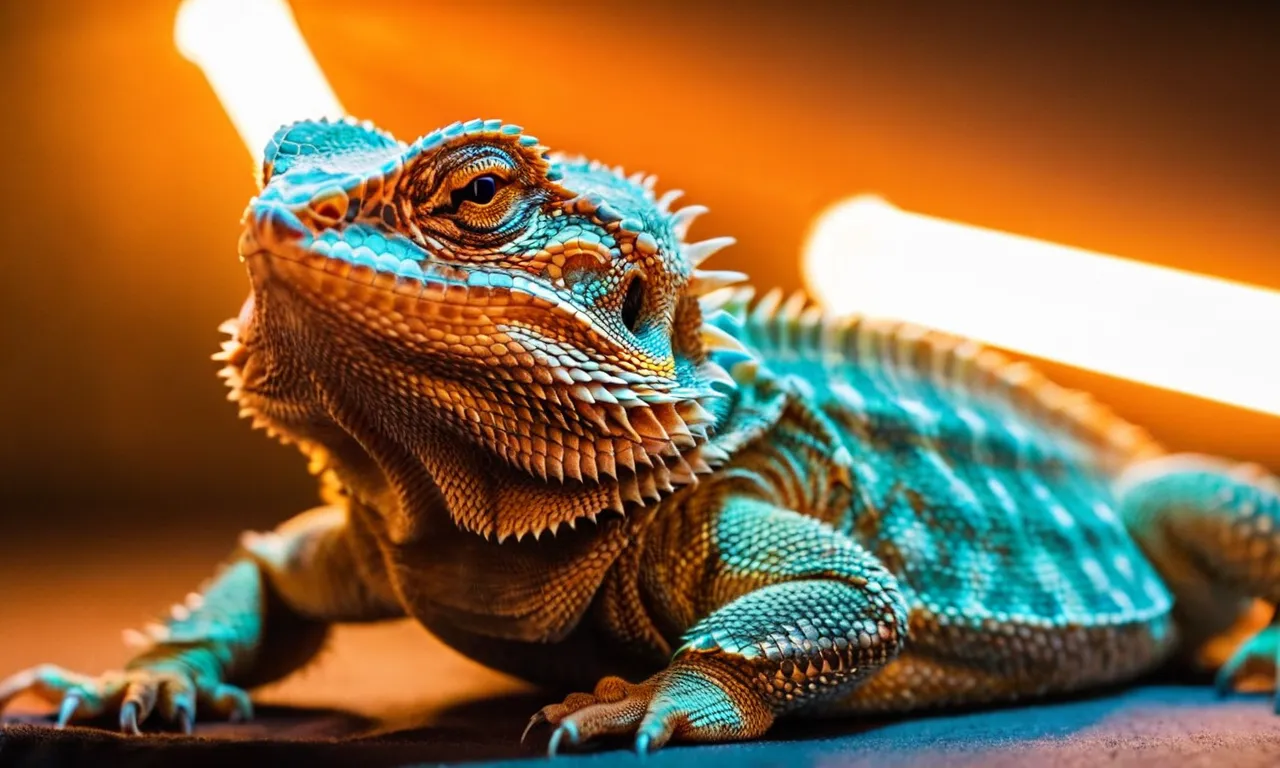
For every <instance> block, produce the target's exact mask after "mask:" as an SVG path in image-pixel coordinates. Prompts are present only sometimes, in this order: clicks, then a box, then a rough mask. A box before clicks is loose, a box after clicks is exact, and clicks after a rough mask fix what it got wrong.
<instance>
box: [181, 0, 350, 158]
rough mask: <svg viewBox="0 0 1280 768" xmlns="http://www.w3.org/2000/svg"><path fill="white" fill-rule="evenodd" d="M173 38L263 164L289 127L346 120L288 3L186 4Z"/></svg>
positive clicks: (198, 0)
mask: <svg viewBox="0 0 1280 768" xmlns="http://www.w3.org/2000/svg"><path fill="white" fill-rule="evenodd" d="M173 34H174V40H175V42H176V43H177V45H178V51H179V52H181V53H182V55H183V56H185V57H186V58H187V59H189V60H190V61H192V62H193V63H195V64H196V65H197V66H199V67H200V69H202V70H204V74H205V77H207V78H209V84H210V85H212V86H213V90H214V92H215V93H217V94H218V98H219V99H220V100H221V101H222V105H223V107H225V108H226V110H227V114H228V115H229V116H230V117H231V122H233V123H235V126H236V130H237V131H239V132H240V138H242V139H243V140H244V143H245V146H246V147H248V149H249V152H250V153H251V154H252V155H253V156H254V158H255V159H256V158H258V157H259V155H260V153H261V152H262V149H263V147H265V146H266V145H267V141H269V140H270V139H271V135H272V134H273V133H275V131H276V129H277V128H279V127H280V126H281V125H283V124H285V123H288V122H292V121H294V120H299V119H302V118H319V117H329V118H336V117H341V116H342V115H343V114H344V112H343V109H342V104H341V103H339V102H338V97H337V96H335V95H334V93H333V89H332V88H330V87H329V83H328V81H326V80H325V77H324V73H323V72H321V71H320V66H319V65H318V64H317V63H316V60H315V57H314V56H312V55H311V50H310V49H309V48H307V43H306V41H305V40H303V39H302V34H301V33H300V32H299V31H298V25H297V23H296V22H295V21H294V19H293V13H292V12H291V11H290V10H289V5H288V3H286V2H284V0H184V2H183V3H182V5H181V6H180V7H179V8H178V17H177V21H176V23H175V24H174V31H173Z"/></svg>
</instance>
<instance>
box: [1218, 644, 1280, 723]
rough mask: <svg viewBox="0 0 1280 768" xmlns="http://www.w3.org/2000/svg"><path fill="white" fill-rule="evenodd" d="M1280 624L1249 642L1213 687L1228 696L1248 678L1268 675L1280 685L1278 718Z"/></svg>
mask: <svg viewBox="0 0 1280 768" xmlns="http://www.w3.org/2000/svg"><path fill="white" fill-rule="evenodd" d="M1278 673H1280V624H1276V623H1273V624H1272V625H1271V626H1269V627H1266V628H1265V629H1262V630H1261V631H1259V632H1258V634H1256V635H1254V636H1253V637H1251V638H1249V639H1248V640H1246V641H1245V642H1244V644H1243V645H1241V646H1240V647H1239V648H1237V649H1236V652H1235V653H1233V654H1231V658H1229V659H1227V662H1226V663H1225V664H1223V665H1222V667H1221V668H1219V669H1218V674H1217V677H1216V678H1215V679H1214V685H1215V687H1216V688H1217V689H1218V695H1220V696H1226V695H1227V694H1229V693H1231V692H1232V691H1234V690H1235V688H1236V685H1237V684H1238V683H1239V682H1240V681H1241V680H1243V679H1244V678H1246V677H1252V676H1254V675H1266V676H1268V677H1270V678H1271V679H1272V680H1273V681H1276V682H1277V686H1276V689H1275V690H1276V692H1277V697H1276V703H1275V705H1274V706H1275V711H1276V714H1278V715H1280V677H1278V676H1277V675H1278Z"/></svg>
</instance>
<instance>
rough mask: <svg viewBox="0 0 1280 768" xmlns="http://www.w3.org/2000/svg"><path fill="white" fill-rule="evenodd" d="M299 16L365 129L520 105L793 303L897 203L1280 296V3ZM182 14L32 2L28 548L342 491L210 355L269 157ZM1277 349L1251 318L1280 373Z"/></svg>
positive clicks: (1184, 444) (552, 136)
mask: <svg viewBox="0 0 1280 768" xmlns="http://www.w3.org/2000/svg"><path fill="white" fill-rule="evenodd" d="M294 8H295V12H296V14H297V17H298V20H299V24H300V26H301V28H302V31H303V33H304V35H305V36H306V38H307V39H308V41H309V42H310V44H311V46H312V48H313V50H314V52H315V54H316V57H317V59H318V60H319V62H320V64H321V66H322V67H323V69H324V70H325V72H326V73H327V74H328V76H329V79H330V81H331V83H332V85H333V87H334V89H335V90H336V91H337V93H338V94H339V96H340V98H341V99H342V100H343V102H344V104H345V105H346V107H347V108H348V109H349V110H350V111H351V112H352V113H354V114H356V115H357V116H360V117H368V118H371V119H373V120H375V121H376V122H378V123H380V124H381V125H383V126H384V127H386V128H388V129H390V130H392V131H393V132H395V133H397V134H398V135H400V136H401V137H408V138H411V137H413V136H414V135H416V134H419V133H424V132H426V131H428V130H430V129H431V128H433V127H436V126H438V125H442V124H444V123H447V122H451V121H453V120H455V119H467V118H471V117H477V116H478V117H501V118H503V119H505V120H508V121H511V122H517V123H521V124H523V125H525V126H526V127H527V128H529V129H530V130H531V131H532V132H533V133H535V134H536V135H537V136H538V137H539V138H541V139H542V140H543V141H544V142H545V143H548V144H550V145H551V146H553V147H555V148H561V149H566V150H570V151H575V152H577V151H581V152H585V153H587V154H589V155H592V156H595V157H598V158H600V159H602V160H605V161H608V162H610V163H622V164H623V165H625V166H626V167H627V168H628V169H645V170H649V171H653V172H656V173H658V174H659V176H660V179H661V180H662V181H661V183H660V186H662V187H664V188H665V187H667V186H679V187H682V188H684V189H685V190H687V192H688V195H687V200H689V201H691V202H700V203H705V204H707V205H709V206H710V207H711V208H712V213H711V214H710V215H708V216H706V217H704V219H702V220H701V221H700V222H699V224H698V225H697V229H696V230H695V233H697V234H701V235H706V236H710V235H718V234H733V235H735V236H736V237H738V239H739V243H740V245H739V246H737V247H736V248H734V249H731V250H730V251H727V252H725V253H724V254H723V255H721V256H717V257H716V260H717V262H718V264H720V265H721V266H733V267H736V268H739V269H743V270H744V271H748V272H751V273H752V274H753V276H754V279H755V281H756V282H757V283H758V284H760V285H770V284H777V285H782V286H784V287H787V288H795V287H799V286H800V269H799V264H798V253H799V249H800V246H801V243H802V242H803V239H804V236H805V232H806V228H807V227H808V226H809V224H810V223H811V221H812V219H813V217H814V216H815V215H816V214H817V213H818V212H819V211H820V210H821V209H822V208H823V207H825V206H826V205H828V204H830V203H832V202H834V201H835V200H837V199H840V198H841V197H844V196H846V195H849V194H852V193H857V192H864V191H871V192H876V193H879V194H882V195H884V196H886V197H887V198H888V199H890V200H891V201H893V202H894V203H896V204H897V205H899V206H901V207H903V208H906V209H908V210H912V211H919V212H922V213H928V214H932V215H936V216H942V217H945V218H950V219H956V220H960V221H966V222H970V223H974V224H980V225H983V226H988V227H994V228H998V229H1003V230H1008V231H1012V232H1017V233H1021V234H1026V235H1031V236H1034V237H1039V238H1043V239H1046V240H1051V241H1055V242H1060V243H1066V244H1071V245H1076V246H1081V247H1085V248H1090V249H1094V250H1098V251H1102V252H1106V253H1114V254H1119V255H1124V256H1128V257H1132V258H1136V259H1141V260H1145V261H1150V262H1154V263H1160V264H1167V265H1171V266H1176V267H1182V268H1186V269H1192V270H1196V271H1202V272H1209V273H1213V274H1217V275H1221V276H1224V277H1229V278H1233V279H1237V280H1244V281H1249V282H1253V283H1257V284H1260V285H1264V286H1268V287H1271V288H1277V289H1280V216H1277V211H1280V181H1278V178H1280V142H1278V141H1277V140H1276V137H1277V136H1280V106H1278V105H1280V99H1278V98H1277V96H1276V93H1275V89H1276V86H1275V81H1276V78H1277V76H1278V75H1280V46H1277V45H1276V43H1275V39H1276V31H1277V29H1280V19H1277V17H1276V14H1275V13H1274V12H1272V13H1271V15H1270V16H1263V15H1251V14H1248V13H1245V12H1243V11H1241V10H1239V7H1236V8H1234V9H1233V8H1226V7H1223V8H1215V7H1212V6H1208V5H1205V6H1202V7H1201V8H1200V9H1199V10H1194V11H1193V10H1191V9H1186V8H1171V7H1170V8H1163V7H1162V6H1156V5H1154V4H1153V5H1152V6H1151V8H1153V9H1157V8H1159V9H1160V10H1155V11H1148V12H1142V11H1141V9H1139V8H1138V7H1137V5H1136V4H1134V5H1132V6H1127V9H1126V8H1119V7H1111V6H1107V5H1104V4H1098V5H1088V6H1083V5H1076V4H1072V5H1071V6H1069V7H1068V6H1061V7H1060V8H1059V9H1058V10H1053V11H1051V10H1048V9H1045V8H1041V7H1038V4H1006V5H996V4H918V3H913V4H909V5H908V4H888V3H884V4H865V5H860V6H858V7H857V8H855V9H841V10H836V9H827V8H822V7H812V6H811V7H804V6H802V5H801V4H797V3H788V4H779V5H778V6H776V7H774V8H773V9H772V10H766V9H763V8H756V7H754V6H750V7H730V6H726V7H723V8H720V9H711V8H692V7H684V6H683V5H682V4H676V3H666V2H662V3H647V4H638V3H637V4H632V3H625V4H624V3H618V4H610V3H602V2H591V3H587V2H583V3H566V4H556V3H532V2H524V3H519V4H517V3H510V4H507V3H498V2H492V3H468V4H465V5H462V4H444V3H413V2H389V1H387V0H360V1H359V2H350V0H344V2H336V1H332V2H331V1H329V0H324V1H318V0H315V1H305V2H295V3H294ZM175 9H176V3H175V2H157V3H143V2H137V3H125V2H119V3H117V2H112V3H106V2H93V1H91V0H83V1H81V2H48V3H44V2H42V3H8V4H4V5H3V6H0V40H2V41H3V46H2V48H0V66H2V67H3V70H2V71H4V72H5V73H6V74H5V77H4V79H3V85H2V86H0V87H3V88H4V91H5V93H4V102H3V103H4V113H5V116H4V118H3V120H0V138H2V139H3V144H2V146H3V152H2V153H0V154H2V156H3V157H2V159H0V162H2V163H3V169H2V170H3V175H2V176H0V179H2V181H3V191H0V195H3V200H0V203H2V205H0V222H2V226H0V233H2V235H3V241H2V242H3V245H4V256H3V259H4V267H5V275H4V279H3V280H2V281H0V292H2V293H0V344H2V345H3V347H2V349H0V352H2V353H3V360H4V363H3V365H4V369H3V376H2V377H0V409H2V410H0V414H2V417H0V418H2V421H0V493H2V494H3V496H2V497H0V516H2V517H0V523H3V525H4V530H5V532H6V533H5V534H3V535H6V536H8V535H11V534H12V533H13V532H15V531H17V532H22V531H26V532H27V533H28V534H29V535H32V536H34V535H36V534H37V533H39V532H41V531H46V532H56V531H60V530H63V529H67V528H69V527H71V526H72V525H78V524H81V523H86V522H93V523H95V524H103V523H105V524H108V525H110V526H111V527H112V528H113V529H118V526H121V525H125V524H127V523H150V522H153V521H158V520H165V519H169V520H172V519H174V518H179V519H186V520H189V521H190V520H199V519H201V515H207V514H211V513H210V510H215V511H216V514H217V515H218V516H219V520H220V521H222V522H220V523H219V525H223V526H231V525H239V524H242V523H243V524H256V525H266V524H269V523H270V522H271V521H273V520H276V519H279V518H280V517H282V516H284V515H286V514H288V513H290V512H292V511H295V510H297V509H299V508H301V507H303V506H306V505H309V504H310V503H311V502H312V499H313V498H314V495H313V490H312V486H311V482H310V479H309V478H308V477H307V476H306V474H305V472H303V470H302V462H301V460H300V458H299V457H297V456H296V455H295V454H294V452H293V451H292V450H291V449H286V448H282V447H280V446H276V445H274V444H272V443H270V442H269V441H267V440H266V439H265V438H264V437H263V436H262V435H261V434H255V433H253V432H251V431H250V430H249V428H248V426H247V424H245V423H243V422H239V421H237V419H236V418H235V411H234V408H233V407H232V406H231V405H230V404H228V403H226V402H225V401H224V400H223V392H224V390H223V389H222V387H221V385H220V383H219V382H218V381H217V380H216V379H215V377H214V376H213V371H214V370H215V367H216V366H215V364H214V363H212V362H210V361H208V359H207V357H208V354H209V353H211V352H212V351H214V350H215V349H216V348H217V343H218V341H219V335H218V334H217V333H216V331H215V330H214V329H215V327H216V325H217V324H218V323H219V322H220V321H221V320H222V319H224V318H226V317H229V316H231V315H233V314H235V312H236V311H237V309H238V308H239V305H240V302H241V300H242V299H243V296H244V294H245V291H246V280H245V276H244V272H243V268H242V267H241V265H239V264H238V263H237V260H236V258H235V242H236V237H237V234H238V224H237V220H238V218H239V215H240V212H241V210H242V208H243V206H244V204H245V202H246V200H247V199H248V198H249V196H250V195H252V194H253V193H254V186H253V177H252V167H253V165H252V163H251V162H250V160H249V158H248V156H247V155H246V153H245V150H244V147H243V146H242V145H241V144H240V140H239V138H238V136H237V134H236V133H235V131H234V129H233V128H232V126H231V124H230V123H229V121H228V120H227V119H226V117H225V115H224V114H223V112H222V109H221V107H220V106H219V104H218V102H217V100H216V98H215V97H214V95H213V93H212V91H211V90H210V89H209V87H208V85H207V83H206V82H205V80H204V78H203V76H202V75H201V73H200V72H199V71H198V70H197V69H196V68H195V67H194V66H193V65H191V64H189V63H187V62H186V61H184V60H182V59H181V58H180V57H179V56H178V54H177V53H176V51H175V49H174V45H173V17H174V11H175ZM245 55H246V56H253V51H250V50H246V51H245ZM263 77H270V73H266V72H264V73H263ZM923 278H924V279H927V276H923ZM1202 309H1203V308H1198V307H1187V311H1188V312H1192V313H1194V312H1198V311H1202ZM1081 311H1087V309H1086V301H1085V299H1084V297H1082V298H1081ZM1011 321H1013V322H1016V318H1015V319H1011ZM1277 330H1280V329H1260V328H1251V329H1241V331H1240V332H1242V333H1251V334H1254V335H1256V337H1257V342H1258V343H1257V347H1258V354H1280V340H1278V339H1277V338H1276V335H1275V334H1276V332H1277ZM1187 363H1188V365H1194V363H1195V361H1193V360H1188V361H1187ZM1048 368H1049V370H1050V373H1051V374H1052V375H1054V376H1055V378H1057V379H1058V380H1059V381H1060V382H1061V383H1064V384H1067V385H1070V386H1076V387H1083V388H1088V389H1091V390H1093V391H1095V392H1096V393H1097V394H1098V395H1099V396H1100V397H1101V398H1102V399H1103V400H1105V401H1108V402H1110V403H1111V404H1112V405H1114V406H1115V407H1116V409H1117V410H1118V411H1120V412H1121V413H1122V414H1123V415H1124V416H1126V417H1128V418H1130V419H1132V420H1134V421H1137V422H1140V423H1142V424H1144V425H1147V426H1148V427H1150V428H1151V429H1152V430H1153V432H1155V434H1156V435H1157V436H1158V437H1159V438H1161V439H1163V440H1165V441H1167V442H1168V443H1170V444H1171V445H1173V446H1175V447H1180V448H1191V449H1197V450H1207V451H1213V452H1218V453H1224V454H1228V455H1232V456H1237V457H1240V458H1249V459H1255V460H1260V461H1262V462H1264V463H1266V464H1268V465H1269V466H1270V467H1272V468H1273V469H1275V470H1280V418H1276V417H1269V416H1262V415H1259V414H1254V413H1249V412H1246V411H1242V410H1238V409H1234V408H1230V407H1227V406H1222V405H1216V404H1211V403H1207V402H1204V401H1199V400H1195V399H1192V398H1189V397H1185V396H1180V395H1175V394H1172V393H1167V392H1162V391H1159V390H1155V389H1151V388H1147V387H1141V386H1137V385H1133V384H1129V383H1125V382H1119V381H1115V380H1110V379H1106V378H1104V377H1100V376H1097V375H1093V374H1089V373H1086V372H1082V371H1077V370H1072V369H1067V368H1064V367H1061V366H1054V365H1049V366H1048ZM1276 386H1280V381H1278V382H1276ZM232 518H234V521H233V520H232Z"/></svg>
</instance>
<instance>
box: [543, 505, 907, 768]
mask: <svg viewBox="0 0 1280 768" xmlns="http://www.w3.org/2000/svg"><path fill="white" fill-rule="evenodd" d="M717 501H718V503H716V504H714V505H713V506H712V508H711V509H710V510H708V513H707V514H705V515H694V517H695V518H696V517H703V518H704V520H703V521H701V523H699V522H698V521H696V520H695V521H692V524H693V526H694V530H693V531H692V533H693V534H694V535H693V536H688V535H676V532H673V531H668V532H667V534H666V535H662V534H661V533H659V535H657V536H656V537H654V540H650V541H649V542H647V544H646V547H655V546H656V547H657V548H658V550H659V556H657V557H653V558H646V559H647V560H648V561H649V562H650V566H649V567H648V570H649V572H648V573H645V574H642V578H641V582H642V583H643V582H648V583H649V584H651V585H654V587H653V589H654V591H655V592H656V593H657V594H656V595H655V596H654V600H653V601H651V602H655V603H658V604H664V605H665V606H666V608H665V610H666V612H667V613H669V614H671V615H670V616H669V617H668V618H671V619H676V620H679V618H680V616H681V615H684V616H688V617H693V618H696V619H697V620H696V621H695V622H694V623H693V624H692V626H691V627H690V628H689V629H688V630H687V631H686V632H685V633H684V635H683V644H682V645H681V646H680V648H679V649H678V650H677V651H676V652H675V655H674V658H673V659H672V660H671V663H670V665H669V666H668V667H667V668H666V669H664V670H662V671H660V672H658V673H657V674H655V675H653V676H652V677H650V678H649V679H648V680H645V681H644V682H641V683H638V684H630V683H627V682H625V681H623V680H621V679H619V678H616V677H611V678H605V679H604V680H602V681H601V682H600V684H599V685H597V686H596V689H595V691H594V693H592V694H573V695H571V696H569V697H568V698H567V699H565V701H564V702H563V703H560V704H553V705H551V706H548V707H545V708H544V709H543V710H542V711H541V712H539V713H538V714H537V715H535V716H534V719H533V722H532V723H531V725H532V724H536V723H538V722H549V723H551V724H552V725H553V726H555V729H554V731H553V732H552V734H551V740H550V745H549V748H550V751H551V752H553V753H554V752H555V751H556V750H557V749H558V748H559V747H560V746H561V745H563V744H566V743H568V744H573V745H576V744H580V743H582V742H584V741H586V740H588V739H591V738H595V737H597V736H601V735H606V734H628V733H634V734H635V746H636V749H637V750H638V751H640V752H646V751H649V750H651V749H656V748H657V747H659V746H661V745H663V744H664V743H666V742H667V741H668V740H669V739H671V738H673V737H674V738H677V739H683V740H687V741H728V740H735V739H747V738H754V737H757V736H760V735H761V734H763V733H764V732H765V731H766V730H768V728H769V726H770V725H772V723H773V722H774V719H775V718H777V717H778V716H779V715H783V714H785V713H787V712H790V711H792V710H795V709H798V708H801V707H807V706H811V705H815V704H818V703H820V702H821V701H823V700H825V699H828V698H831V697H836V696H839V695H840V694H842V693H844V692H846V691H848V690H850V689H851V688H852V687H853V686H855V685H856V684H857V683H858V681H859V680H862V679H864V678H865V677H866V676H868V675H869V674H872V673H873V672H874V671H875V670H877V669H879V668H880V667H881V666H883V665H884V664H886V663H887V662H888V661H889V660H891V659H892V658H893V657H894V656H895V655H897V653H898V651H899V649H900V648H901V646H902V643H903V641H904V639H905V636H906V621H907V609H906V604H905V602H904V601H903V599H902V596H901V594H900V593H899V591H898V586H897V582H896V580H895V579H894V577H893V576H892V575H891V574H890V573H889V572H888V571H887V570H886V569H885V568H884V567H883V566H882V565H881V564H880V563H879V562H878V561H877V560H876V559H875V558H874V557H873V556H872V555H871V554H870V553H868V552H867V551H866V550H865V549H863V548H862V547H861V546H860V545H858V544H857V543H856V542H855V541H854V540H853V539H851V538H849V537H847V536H844V535H842V534H840V533H839V532H837V531H835V530H833V529H832V528H831V527H830V526H828V525H826V524H824V523H822V522H819V521H817V520H814V519H811V518H807V517H804V516H802V515H799V514H796V513H794V512H791V511H789V510H785V509H781V508H779V507H777V506H774V505H773V504H770V503H768V502H766V501H762V500H759V499H756V498H752V497H749V496H739V495H729V496H727V497H722V498H720V499H718V500H717ZM700 506H701V505H700ZM703 508H704V509H705V507H703ZM685 514H687V511H686V512H685ZM678 516H679V515H677V517H678ZM669 527H674V528H676V529H679V531H680V532H683V533H685V534H687V533H689V532H690V531H689V529H688V525H687V524H686V523H685V522H683V521H676V522H675V523H674V524H673V526H669ZM676 546H680V547H683V548H684V549H683V551H680V550H671V549H669V548H671V547H676ZM662 563H665V565H661V564H662ZM643 567H644V566H642V568H643ZM660 610H662V609H660Z"/></svg>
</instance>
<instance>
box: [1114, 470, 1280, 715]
mask: <svg viewBox="0 0 1280 768" xmlns="http://www.w3.org/2000/svg"><path fill="white" fill-rule="evenodd" d="M1117 491H1118V496H1119V499H1120V504H1121V509H1122V511H1123V514H1124V516H1125V521H1126V524H1127V525H1128V526H1129V529H1130V531H1131V532H1132V533H1133V535H1134V536H1135V538H1137V540H1138V542H1139V544H1140V545H1141V546H1142V548H1143V549H1144V550H1145V551H1146V552H1147V554H1148V556H1149V557H1151V559H1152V560H1153V562H1154V564H1155V565H1156V567H1157V569H1158V570H1159V571H1160V573H1161V575H1162V576H1163V577H1164V578H1165V580H1166V582H1167V583H1168V585H1169V587H1170V588H1171V589H1172V590H1173V592H1174V595H1175V599H1176V604H1177V608H1176V612H1177V614H1178V618H1179V624H1180V625H1181V626H1180V629H1182V630H1183V634H1184V636H1185V638H1186V640H1187V641H1188V643H1189V644H1190V645H1191V646H1192V647H1191V648H1188V650H1194V646H1196V645H1197V644H1198V643H1200V642H1202V641H1204V640H1207V639H1209V636H1211V635H1212V634H1215V633H1217V632H1220V631H1224V630H1225V629H1226V628H1227V626H1228V625H1229V624H1230V623H1232V622H1233V621H1234V620H1235V619H1236V618H1237V617H1238V616H1239V615H1240V613H1241V612H1242V611H1243V610H1244V609H1245V607H1246V606H1248V605H1249V603H1250V599H1251V598H1261V599H1262V600H1265V601H1267V602H1269V603H1271V604H1273V605H1275V604H1278V603H1280V479H1277V478H1276V477H1274V476H1272V475H1270V474H1269V473H1268V472H1267V471H1266V470H1264V469H1263V468H1262V467H1259V466H1257V465H1254V464H1232V463H1230V462H1227V461H1224V460H1222V459H1216V458H1212V457H1206V456H1194V455H1173V456H1167V457H1161V458H1159V459H1153V460H1150V461H1147V462H1143V463H1141V464H1138V465H1135V466H1134V467H1132V468H1131V469H1129V470H1128V471H1126V473H1125V474H1124V475H1122V476H1121V478H1120V481H1119V484H1118V488H1117ZM1258 672H1265V673H1267V674H1269V675H1270V676H1271V677H1272V679H1273V680H1275V681H1276V688H1277V690H1280V677H1277V675H1278V674H1280V623H1277V621H1276V620H1273V621H1272V623H1271V625H1270V626H1269V627H1266V628H1265V629H1263V630H1262V631H1260V632H1259V633H1258V634H1256V635H1255V636H1253V637H1252V638H1251V639H1249V640H1248V641H1246V642H1245V643H1244V644H1243V645H1241V646H1240V647H1239V648H1238V649H1237V650H1236V652H1235V654H1234V655H1233V656H1232V657H1231V658H1230V659H1229V660H1228V661H1227V662H1226V663H1225V664H1223V665H1222V666H1221V667H1220V668H1219V670H1218V676H1217V686H1218V689H1219V691H1220V692H1223V693H1226V692H1229V691H1231V690H1233V689H1234V687H1235V686H1236V684H1237V683H1238V682H1239V681H1240V680H1241V679H1242V678H1243V676H1245V675H1247V674H1252V673H1258ZM1278 701H1280V699H1278ZM1277 711H1280V709H1278V710H1277Z"/></svg>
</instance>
